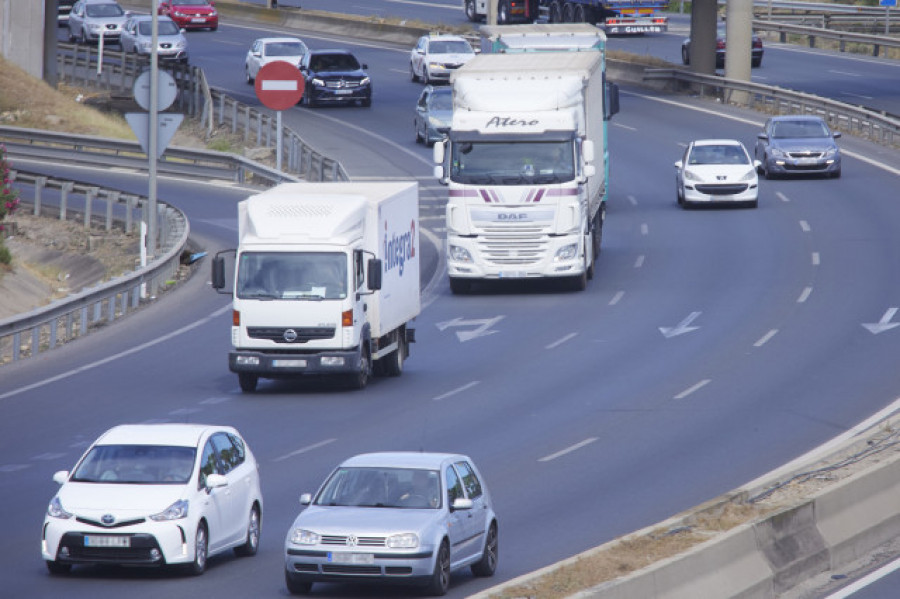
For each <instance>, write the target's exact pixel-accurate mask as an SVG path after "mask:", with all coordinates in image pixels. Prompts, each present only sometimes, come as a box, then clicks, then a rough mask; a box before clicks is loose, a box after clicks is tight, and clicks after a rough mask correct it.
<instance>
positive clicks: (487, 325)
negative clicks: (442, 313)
mask: <svg viewBox="0 0 900 599" xmlns="http://www.w3.org/2000/svg"><path fill="white" fill-rule="evenodd" d="M502 319H503V316H495V317H494V318H480V319H473V320H463V319H462V318H454V319H453V320H445V321H444V322H439V323H437V325H436V326H437V328H438V330H441V331H443V330H445V329H448V328H450V327H471V326H474V327H476V328H474V329H472V330H469V331H456V336H457V337H458V338H459V340H460V341H470V340H472V339H475V338H476V337H484V336H486V335H493V334H494V333H496V332H497V331H493V330H491V327H492V326H494V325H495V324H497V323H498V322H500V321H501V320H502Z"/></svg>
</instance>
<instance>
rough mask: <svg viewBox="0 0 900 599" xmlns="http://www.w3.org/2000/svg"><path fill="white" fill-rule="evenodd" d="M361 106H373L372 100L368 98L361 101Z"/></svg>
mask: <svg viewBox="0 0 900 599" xmlns="http://www.w3.org/2000/svg"><path fill="white" fill-rule="evenodd" d="M359 105H360V106H362V107H363V108H368V107H369V106H371V105H372V98H366V99H365V100H360V101H359Z"/></svg>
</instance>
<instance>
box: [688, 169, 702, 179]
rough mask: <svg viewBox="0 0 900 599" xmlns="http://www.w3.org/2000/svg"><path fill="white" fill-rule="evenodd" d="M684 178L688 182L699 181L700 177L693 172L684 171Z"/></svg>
mask: <svg viewBox="0 0 900 599" xmlns="http://www.w3.org/2000/svg"><path fill="white" fill-rule="evenodd" d="M684 178H685V179H686V180H688V181H700V177H698V176H697V174H696V173H694V172H693V171H689V170H685V171H684Z"/></svg>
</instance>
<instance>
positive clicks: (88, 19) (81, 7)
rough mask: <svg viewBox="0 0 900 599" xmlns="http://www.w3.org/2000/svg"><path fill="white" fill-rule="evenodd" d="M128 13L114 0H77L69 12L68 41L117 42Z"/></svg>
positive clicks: (83, 42) (84, 42)
mask: <svg viewBox="0 0 900 599" xmlns="http://www.w3.org/2000/svg"><path fill="white" fill-rule="evenodd" d="M127 18H128V15H127V14H126V13H125V11H124V10H123V9H122V7H121V6H119V5H118V3H116V2H115V1H114V0H78V2H76V3H75V6H73V7H72V12H70V13H69V22H68V27H69V41H70V42H74V41H76V40H77V41H79V42H81V43H82V44H86V43H96V42H98V41H99V40H100V36H103V43H104V44H118V43H119V38H120V36H121V35H122V26H123V25H124V24H125V20H126V19H127Z"/></svg>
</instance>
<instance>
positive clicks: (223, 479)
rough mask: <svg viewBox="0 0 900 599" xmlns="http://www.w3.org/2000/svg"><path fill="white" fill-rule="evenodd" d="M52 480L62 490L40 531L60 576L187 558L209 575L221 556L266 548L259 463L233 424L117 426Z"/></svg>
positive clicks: (47, 556)
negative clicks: (214, 558)
mask: <svg viewBox="0 0 900 599" xmlns="http://www.w3.org/2000/svg"><path fill="white" fill-rule="evenodd" d="M53 480H54V481H56V482H57V483H59V484H60V485H61V486H60V488H59V491H58V492H57V494H56V496H55V497H54V498H53V499H52V500H51V501H50V505H49V506H48V507H47V514H46V516H45V518H44V526H43V528H42V533H41V553H42V556H43V558H44V561H45V562H46V563H47V568H48V569H49V570H50V572H51V573H52V574H65V573H67V572H69V571H70V570H71V568H72V566H73V565H77V564H120V565H136V566H165V565H171V564H182V565H183V566H184V568H186V569H187V570H188V571H189V572H190V573H192V574H202V573H203V571H204V570H205V569H206V560H207V557H208V556H209V555H212V554H213V553H218V552H220V551H225V550H227V549H233V550H234V552H235V553H236V554H238V555H248V556H249V555H255V554H256V551H257V548H258V547H259V535H260V530H261V522H262V508H263V501H262V494H261V492H260V486H259V468H258V465H257V463H256V460H255V459H254V457H253V454H252V453H251V452H250V448H249V447H248V446H247V443H246V442H245V441H244V439H243V438H241V436H240V434H239V433H238V431H237V430H235V429H234V428H231V427H228V426H210V425H201V424H133V425H121V426H116V427H114V428H112V429H110V430H108V431H107V432H105V433H104V434H103V435H102V436H101V437H100V438H99V439H97V440H96V441H95V442H94V443H93V445H91V446H90V448H88V450H87V451H86V452H85V454H84V455H83V456H82V457H81V459H80V460H79V461H78V463H77V464H76V466H75V469H74V470H73V471H72V472H71V473H70V472H69V471H65V470H63V471H60V472H57V473H56V474H54V475H53Z"/></svg>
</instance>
